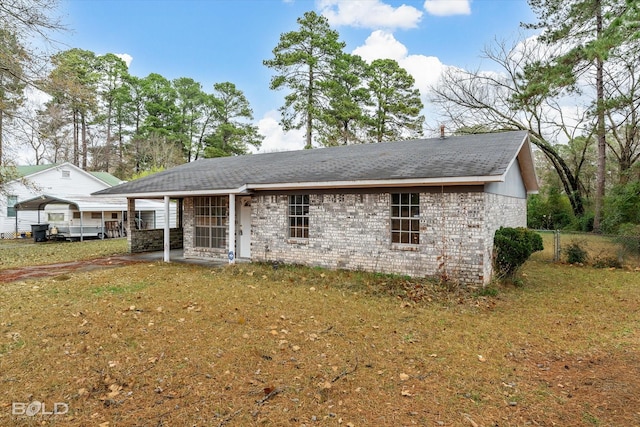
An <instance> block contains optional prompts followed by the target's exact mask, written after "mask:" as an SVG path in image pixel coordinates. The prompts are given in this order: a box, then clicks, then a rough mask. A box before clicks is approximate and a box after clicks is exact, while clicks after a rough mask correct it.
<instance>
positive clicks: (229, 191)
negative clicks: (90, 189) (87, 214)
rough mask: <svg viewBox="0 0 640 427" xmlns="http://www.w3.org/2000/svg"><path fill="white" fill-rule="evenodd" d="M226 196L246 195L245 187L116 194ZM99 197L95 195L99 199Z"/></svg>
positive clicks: (136, 197)
mask: <svg viewBox="0 0 640 427" xmlns="http://www.w3.org/2000/svg"><path fill="white" fill-rule="evenodd" d="M227 194H247V186H246V185H243V186H242V187H239V188H227V189H222V190H195V191H162V192H157V193H122V194H118V196H119V197H126V198H129V199H162V198H164V196H169V197H173V198H180V197H198V196H212V195H213V196H216V195H227ZM99 196H101V195H96V196H95V197H99Z"/></svg>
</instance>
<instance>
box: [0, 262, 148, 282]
mask: <svg viewBox="0 0 640 427" xmlns="http://www.w3.org/2000/svg"><path fill="white" fill-rule="evenodd" d="M143 261H144V260H141V259H138V258H133V257H130V256H113V257H106V258H96V259H90V260H82V261H73V262H63V263H58V264H46V265H36V266H30V267H21V268H10V269H7V270H2V271H0V283H9V282H15V281H17V280H27V279H37V278H42V277H56V276H60V277H62V276H65V275H67V274H69V273H72V272H76V271H91V270H95V269H98V268H111V267H122V266H124V265H130V264H135V263H139V262H143Z"/></svg>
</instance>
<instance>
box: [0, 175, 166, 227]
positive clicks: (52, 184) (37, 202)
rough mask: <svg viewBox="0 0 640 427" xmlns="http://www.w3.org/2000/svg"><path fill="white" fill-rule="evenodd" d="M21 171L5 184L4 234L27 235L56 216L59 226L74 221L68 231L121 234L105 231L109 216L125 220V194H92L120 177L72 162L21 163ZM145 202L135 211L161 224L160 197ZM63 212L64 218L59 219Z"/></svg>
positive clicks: (0, 209)
mask: <svg viewBox="0 0 640 427" xmlns="http://www.w3.org/2000/svg"><path fill="white" fill-rule="evenodd" d="M17 171H18V174H19V178H18V179H16V180H14V181H11V182H9V183H8V184H7V185H6V187H5V193H6V195H5V196H3V197H2V198H0V238H14V237H21V236H22V237H26V236H27V235H29V234H30V233H31V230H32V225H35V224H47V223H52V222H53V223H57V225H58V226H59V227H60V228H61V231H62V227H69V225H71V226H72V227H71V229H70V230H69V229H68V228H65V229H64V231H65V232H67V233H68V232H69V231H71V232H73V233H75V234H73V236H70V235H67V237H75V238H79V237H81V236H82V235H83V232H84V233H85V234H86V235H87V237H89V235H93V236H96V235H100V234H105V235H106V236H109V235H110V234H111V235H115V234H120V233H115V232H111V233H106V232H105V230H104V228H105V222H109V223H110V224H113V223H117V224H118V225H119V224H120V223H121V222H122V220H123V218H124V217H126V213H127V201H126V199H125V198H124V197H120V198H113V197H111V198H99V197H98V198H96V197H91V193H94V192H96V191H100V190H104V189H106V188H110V187H112V186H114V185H118V184H120V183H122V182H123V181H121V180H120V179H118V178H116V177H114V176H113V175H111V174H108V173H105V172H86V171H84V170H82V169H80V168H78V167H77V166H75V165H73V164H71V163H68V162H65V163H61V164H53V165H37V166H18V167H17ZM145 203H146V205H147V206H146V207H145V211H144V212H142V211H138V212H136V213H135V215H136V217H138V218H141V217H145V218H146V219H147V222H149V226H150V227H155V226H160V227H163V226H164V223H163V220H162V218H163V217H160V218H158V216H159V215H158V213H160V214H162V213H163V212H164V207H163V205H162V203H159V202H157V201H155V202H153V205H152V206H149V202H148V201H147V202H145ZM64 213H66V214H67V215H66V217H64V219H65V223H64V224H63V223H61V222H60V221H57V220H58V218H59V217H60V218H62V217H61V216H60V215H63V214H64ZM160 216H161V215H160ZM139 221H141V220H139ZM158 222H159V224H158ZM107 225H109V224H107ZM112 231H113V230H112Z"/></svg>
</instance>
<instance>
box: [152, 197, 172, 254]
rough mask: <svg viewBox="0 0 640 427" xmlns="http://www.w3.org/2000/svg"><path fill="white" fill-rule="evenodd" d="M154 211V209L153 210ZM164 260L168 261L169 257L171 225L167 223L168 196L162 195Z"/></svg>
mask: <svg viewBox="0 0 640 427" xmlns="http://www.w3.org/2000/svg"><path fill="white" fill-rule="evenodd" d="M154 212H155V211H154ZM164 217H165V219H166V221H165V222H164V262H170V261H171V257H170V253H171V227H170V224H169V221H168V219H169V196H164Z"/></svg>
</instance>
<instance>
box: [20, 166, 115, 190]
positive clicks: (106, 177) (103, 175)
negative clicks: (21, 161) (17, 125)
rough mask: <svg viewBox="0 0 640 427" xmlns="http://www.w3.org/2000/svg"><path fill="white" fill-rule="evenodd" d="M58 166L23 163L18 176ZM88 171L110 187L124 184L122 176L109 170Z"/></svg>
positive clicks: (22, 176) (25, 175) (21, 176)
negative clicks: (114, 174) (115, 174)
mask: <svg viewBox="0 0 640 427" xmlns="http://www.w3.org/2000/svg"><path fill="white" fill-rule="evenodd" d="M56 166H60V164H56V163H54V164H50V165H26V166H24V165H23V166H16V170H17V171H18V177H19V178H24V177H27V176H29V175H33V174H34V173H38V172H42V171H45V170H47V169H51V168H54V167H56ZM87 173H89V174H91V175H93V176H94V177H95V178H98V179H99V180H100V181H102V182H104V183H105V184H107V185H109V186H110V187H113V186H116V185H119V184H122V183H123V182H124V181H122V180H121V179H120V178H117V177H115V176H113V175H111V174H110V173H108V172H87Z"/></svg>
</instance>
